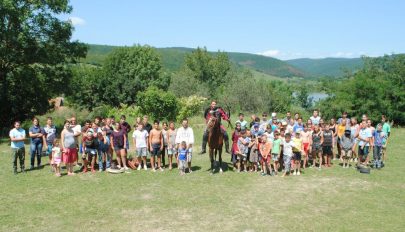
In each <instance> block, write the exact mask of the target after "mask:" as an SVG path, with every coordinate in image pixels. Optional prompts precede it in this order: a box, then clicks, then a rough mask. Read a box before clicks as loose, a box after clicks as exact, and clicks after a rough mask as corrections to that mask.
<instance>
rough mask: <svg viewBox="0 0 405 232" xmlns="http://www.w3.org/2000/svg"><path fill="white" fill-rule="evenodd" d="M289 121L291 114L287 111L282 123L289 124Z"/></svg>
mask: <svg viewBox="0 0 405 232" xmlns="http://www.w3.org/2000/svg"><path fill="white" fill-rule="evenodd" d="M290 120H291V112H290V111H287V113H286V115H285V118H284V119H283V121H284V122H287V123H289V122H290Z"/></svg>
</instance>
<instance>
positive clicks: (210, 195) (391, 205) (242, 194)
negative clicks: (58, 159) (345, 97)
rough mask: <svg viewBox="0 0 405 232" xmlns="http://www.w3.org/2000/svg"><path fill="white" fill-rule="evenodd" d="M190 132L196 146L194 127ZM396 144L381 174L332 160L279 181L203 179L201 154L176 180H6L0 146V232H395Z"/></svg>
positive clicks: (132, 176) (39, 176)
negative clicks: (190, 170) (328, 165)
mask: <svg viewBox="0 0 405 232" xmlns="http://www.w3.org/2000/svg"><path fill="white" fill-rule="evenodd" d="M191 125H192V126H193V123H191ZM194 128H195V133H196V135H198V136H197V141H198V144H197V146H198V147H199V144H200V139H201V131H202V126H201V125H199V126H197V125H195V126H194ZM404 137H405V130H404V129H394V130H393V133H392V137H391V142H390V145H389V148H388V156H389V160H388V161H387V163H386V168H384V169H382V170H379V171H377V170H376V171H374V170H372V173H371V174H370V175H367V174H360V173H358V172H357V171H355V169H343V168H341V166H339V165H337V163H336V162H335V165H334V166H333V167H332V168H330V169H324V170H322V171H318V170H312V169H308V170H305V171H304V175H302V176H289V177H286V178H281V177H279V176H277V177H270V176H265V177H262V176H260V175H259V174H256V173H236V172H233V171H232V170H228V171H226V172H224V173H223V174H222V175H221V174H215V175H210V174H209V172H208V171H207V169H208V168H209V160H208V156H207V155H203V156H200V155H197V154H195V155H194V157H193V158H194V160H193V169H194V172H193V173H191V174H188V175H186V176H179V174H178V172H177V170H172V171H168V170H165V171H164V172H156V173H152V172H151V171H132V172H131V173H129V174H116V175H114V174H108V173H105V172H104V173H98V172H97V173H95V174H91V173H86V174H78V175H76V176H74V177H68V176H63V177H61V178H57V177H55V176H54V175H53V174H51V173H50V168H49V166H45V168H44V169H42V170H35V171H30V172H27V173H26V174H18V175H14V174H13V173H12V165H11V154H10V148H9V144H8V143H3V144H1V145H0V153H1V156H0V176H1V178H0V185H1V188H0V196H1V198H0V199H1V200H0V206H1V210H0V231H57V230H63V231H124V230H125V231H403V230H404V228H405V220H404V218H405V182H404V176H403V175H404V173H405V172H404V171H405V164H404V162H403V158H402V157H403V151H404V150H405V144H404V143H403V141H402V139H403V138H404ZM27 148H28V147H27ZM198 150H199V149H198ZM224 159H225V160H226V161H227V162H229V159H230V156H229V155H228V154H226V155H225V156H224ZM26 163H27V164H28V163H29V156H28V154H27V155H26ZM27 166H29V165H27ZM63 171H64V172H66V171H65V170H63Z"/></svg>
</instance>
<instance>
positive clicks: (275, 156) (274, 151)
mask: <svg viewBox="0 0 405 232" xmlns="http://www.w3.org/2000/svg"><path fill="white" fill-rule="evenodd" d="M280 145H281V138H280V133H279V132H276V133H274V140H273V145H272V148H271V156H272V160H273V172H274V173H273V175H277V171H278V169H279V168H280V167H279V162H278V160H279V159H280V153H281V149H280Z"/></svg>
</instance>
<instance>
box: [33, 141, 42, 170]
mask: <svg viewBox="0 0 405 232" xmlns="http://www.w3.org/2000/svg"><path fill="white" fill-rule="evenodd" d="M41 153H42V143H37V144H35V143H31V145H30V155H31V167H34V163H35V156H37V163H38V167H39V166H40V165H41Z"/></svg>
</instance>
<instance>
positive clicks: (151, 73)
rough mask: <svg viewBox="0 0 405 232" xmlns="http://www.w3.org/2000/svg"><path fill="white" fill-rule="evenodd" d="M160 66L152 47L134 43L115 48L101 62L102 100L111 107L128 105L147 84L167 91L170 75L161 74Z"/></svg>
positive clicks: (134, 101) (157, 56) (133, 101)
mask: <svg viewBox="0 0 405 232" xmlns="http://www.w3.org/2000/svg"><path fill="white" fill-rule="evenodd" d="M161 68H162V63H161V59H160V57H159V55H158V53H157V52H156V50H155V49H154V48H152V47H149V46H140V45H136V46H133V47H123V48H117V49H115V50H114V51H113V52H112V53H111V54H109V55H108V57H107V59H106V61H105V63H104V65H103V69H104V75H103V76H101V77H100V81H101V86H102V88H103V92H102V93H103V96H101V99H102V100H103V101H104V102H105V103H106V104H109V105H112V106H119V105H120V103H124V104H128V105H131V104H134V103H136V100H137V99H136V95H137V93H138V92H141V91H144V90H146V89H147V88H148V87H149V86H156V87H158V88H160V89H163V90H167V88H168V87H169V85H170V76H168V75H167V74H164V73H162V72H161Z"/></svg>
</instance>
